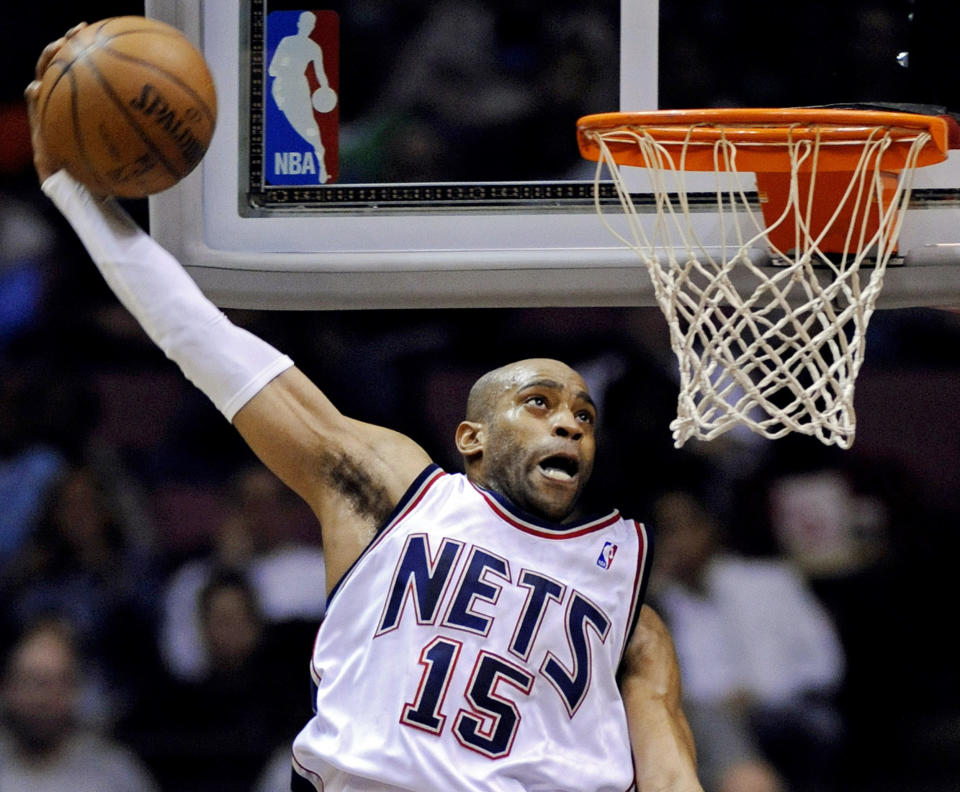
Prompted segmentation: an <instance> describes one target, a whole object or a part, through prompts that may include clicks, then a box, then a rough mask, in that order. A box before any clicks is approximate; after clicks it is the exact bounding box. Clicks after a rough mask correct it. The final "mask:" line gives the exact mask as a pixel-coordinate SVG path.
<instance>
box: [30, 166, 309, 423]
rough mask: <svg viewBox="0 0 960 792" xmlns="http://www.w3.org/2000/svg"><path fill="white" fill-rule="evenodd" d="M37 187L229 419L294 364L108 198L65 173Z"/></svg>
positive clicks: (124, 300) (141, 318) (138, 314)
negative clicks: (238, 321)
mask: <svg viewBox="0 0 960 792" xmlns="http://www.w3.org/2000/svg"><path fill="white" fill-rule="evenodd" d="M43 191H44V192H45V193H46V194H47V195H48V196H49V197H50V199H51V200H52V201H53V202H54V204H56V206H57V208H58V209H59V210H60V211H61V212H62V213H63V215H64V217H66V218H67V220H68V221H69V223H70V225H71V226H73V229H74V231H76V232H77V236H79V237H80V241H81V242H83V245H84V247H86V249H87V252H88V253H89V254H90V257H91V258H92V259H93V261H94V263H95V264H96V265H97V268H98V269H99V270H100V272H101V273H102V275H103V277H104V279H105V280H106V282H107V284H108V285H109V286H110V288H111V289H112V290H113V292H114V294H116V295H117V297H118V298H119V300H120V302H121V303H123V305H124V307H126V309H127V310H128V311H130V313H131V314H133V316H134V318H135V319H136V320H137V321H138V322H139V323H140V325H141V326H142V327H143V329H144V330H145V331H146V333H147V335H148V336H149V337H150V338H151V340H153V342H154V343H155V344H156V345H157V346H159V347H160V348H161V349H162V350H163V351H164V353H165V354H166V356H167V357H168V358H170V359H171V360H172V361H174V362H175V363H176V364H177V365H178V366H180V369H181V371H183V373H184V374H185V375H186V377H187V379H189V380H190V381H191V382H192V383H193V384H194V385H196V386H197V387H198V388H199V389H200V390H202V391H203V392H204V393H205V394H206V395H207V396H208V397H209V398H210V400H211V401H212V402H213V403H214V405H216V407H217V409H218V410H220V412H221V413H223V414H224V416H226V418H227V420H228V421H232V420H233V417H234V416H235V415H236V414H237V412H238V411H239V410H240V408H241V407H243V405H245V404H246V403H247V402H248V401H250V399H252V398H253V397H254V396H255V395H256V394H257V393H259V392H260V390H261V389H262V388H263V387H264V386H265V385H266V384H267V383H269V382H270V381H271V380H272V379H274V377H276V376H277V375H278V374H280V373H281V372H283V371H285V370H286V369H287V368H289V367H290V366H292V365H293V361H292V360H290V358H288V357H287V356H286V355H283V354H281V353H280V352H278V351H277V350H276V349H274V348H273V347H272V346H270V345H269V344H267V343H266V342H264V341H262V340H261V339H259V338H257V337H256V336H255V335H253V334H252V333H249V332H247V331H246V330H244V329H242V328H240V327H237V326H236V325H234V324H233V323H231V322H230V320H229V319H227V317H226V316H224V314H223V313H222V312H221V311H220V310H219V309H218V308H217V307H216V306H215V305H214V304H213V303H212V302H210V301H209V300H208V299H207V298H206V297H205V296H204V295H203V293H202V292H201V291H200V289H199V288H198V287H197V285H196V284H195V283H194V282H193V280H192V279H191V278H190V276H189V275H188V274H187V273H186V271H185V270H184V269H183V267H181V266H180V263H179V262H178V261H177V260H176V259H175V258H174V257H173V256H171V255H170V254H169V253H168V252H167V251H166V250H164V249H163V248H162V247H160V245H158V244H157V243H156V242H155V241H154V239H153V238H152V237H151V236H149V235H148V234H147V233H145V232H144V231H143V230H142V229H141V228H140V227H139V226H137V224H136V223H134V222H133V220H132V219H131V218H130V216H129V215H128V214H127V213H126V212H125V211H124V210H123V209H122V208H121V207H120V205H119V204H118V203H117V202H116V201H115V200H113V199H100V198H97V197H95V196H93V195H92V194H91V193H90V192H89V191H88V190H87V189H86V188H85V187H83V186H82V185H81V184H79V183H78V182H76V181H75V180H74V179H73V178H72V177H71V176H70V175H69V174H68V173H67V172H66V171H58V172H57V173H55V174H54V175H52V176H50V177H49V178H47V179H46V180H45V181H44V182H43Z"/></svg>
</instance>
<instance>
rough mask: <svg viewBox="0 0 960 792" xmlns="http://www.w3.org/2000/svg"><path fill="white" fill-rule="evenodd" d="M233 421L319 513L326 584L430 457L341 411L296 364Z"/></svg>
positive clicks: (347, 563)
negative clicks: (325, 563) (325, 565)
mask: <svg viewBox="0 0 960 792" xmlns="http://www.w3.org/2000/svg"><path fill="white" fill-rule="evenodd" d="M233 425H234V427H235V428H236V429H237V430H238V431H239V432H240V434H241V435H242V436H243V438H244V440H246V442H247V444H248V445H249V446H250V448H251V449H252V450H253V451H254V453H255V454H257V456H258V457H259V458H260V459H261V460H262V461H263V462H264V463H265V464H266V465H267V467H269V468H270V469H271V470H272V471H273V472H274V473H275V474H276V475H277V476H278V477H279V478H280V479H281V480H282V481H283V482H284V483H285V484H287V486H289V487H290V488H291V489H292V490H293V491H294V492H296V493H297V494H298V495H300V497H302V498H303V499H304V500H305V501H306V502H307V503H308V504H309V505H310V507H311V508H312V509H313V511H314V513H315V514H316V515H317V517H318V519H319V520H320V524H321V530H322V533H323V543H324V553H325V554H326V556H327V572H328V575H327V577H328V580H329V581H330V583H331V585H332V584H333V583H335V582H336V581H337V580H339V578H340V576H341V575H342V574H343V572H345V571H346V569H348V568H349V567H350V565H351V564H352V563H353V562H354V561H355V560H356V558H357V556H358V555H359V554H360V553H361V552H362V551H363V549H364V548H365V547H366V546H367V544H368V543H369V542H370V540H371V539H372V538H373V536H374V533H375V532H376V530H377V529H378V528H379V527H380V526H381V525H382V524H383V522H384V521H385V520H386V519H387V518H388V517H389V515H390V513H391V512H392V511H393V508H394V507H395V506H396V504H397V502H398V501H399V500H400V498H401V497H402V496H403V494H404V493H405V492H406V491H407V488H408V487H409V486H410V484H411V483H412V482H413V481H414V479H415V478H416V477H417V476H418V475H419V474H420V473H421V472H423V469H424V468H425V467H426V466H427V465H428V464H430V461H431V460H430V457H429V456H428V455H427V453H426V451H424V450H423V449H422V448H421V447H420V446H419V445H417V443H415V442H414V441H413V440H411V439H410V438H409V437H406V436H405V435H402V434H400V433H399V432H395V431H393V430H390V429H385V428H383V427H380V426H374V425H372V424H367V423H363V422H361V421H356V420H354V419H352V418H348V417H346V416H345V415H343V414H342V413H341V412H340V411H339V410H338V409H337V408H336V407H335V406H334V405H333V403H332V402H331V401H330V400H329V399H328V398H327V397H326V395H324V393H323V392H322V391H321V390H320V389H319V388H318V387H317V386H316V385H314V383H313V382H311V381H310V379H309V378H308V377H306V375H304V374H303V372H301V371H300V370H299V369H297V368H290V369H287V370H286V371H284V372H283V373H282V374H280V375H279V376H278V377H276V378H275V379H273V380H272V381H271V382H270V383H269V384H268V385H266V387H264V388H263V389H262V390H260V391H259V392H258V393H257V394H256V395H255V396H254V397H253V398H252V399H250V401H248V402H247V403H246V404H245V405H244V406H243V407H242V408H241V409H240V410H239V411H238V412H237V414H236V415H235V416H234V417H233Z"/></svg>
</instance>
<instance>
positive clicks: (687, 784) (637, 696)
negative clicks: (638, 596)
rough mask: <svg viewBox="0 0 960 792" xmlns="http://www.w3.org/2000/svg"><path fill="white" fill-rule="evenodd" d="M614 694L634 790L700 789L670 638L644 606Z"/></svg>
mask: <svg viewBox="0 0 960 792" xmlns="http://www.w3.org/2000/svg"><path fill="white" fill-rule="evenodd" d="M620 692H621V695H622V696H623V702H624V707H625V708H626V712H627V725H628V727H629V730H630V743H631V746H632V748H633V760H634V766H635V771H636V780H637V790H638V792H703V788H702V787H701V786H700V782H699V781H698V779H697V767H696V749H695V748H694V743H693V735H692V734H691V732H690V726H689V724H688V723H687V718H686V716H685V715H684V713H683V708H682V705H681V685H680V669H679V666H678V665H677V657H676V652H675V650H674V647H673V640H672V639H671V638H670V634H669V632H668V631H667V628H666V626H665V625H664V623H663V622H662V621H661V619H660V617H659V616H658V615H657V614H656V613H655V612H654V611H653V609H652V608H650V607H649V606H647V605H644V606H643V609H642V611H641V613H640V620H639V622H638V624H637V627H636V630H634V633H633V636H632V638H631V640H630V645H629V646H628V647H627V653H626V656H625V657H624V665H623V669H622V672H621V680H620Z"/></svg>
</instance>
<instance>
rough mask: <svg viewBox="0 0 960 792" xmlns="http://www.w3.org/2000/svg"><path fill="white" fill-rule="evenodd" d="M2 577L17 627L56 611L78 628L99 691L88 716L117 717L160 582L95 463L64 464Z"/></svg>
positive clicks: (141, 663)
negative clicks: (26, 535)
mask: <svg viewBox="0 0 960 792" xmlns="http://www.w3.org/2000/svg"><path fill="white" fill-rule="evenodd" d="M3 577H4V579H3V584H2V588H0V592H2V594H3V596H4V598H5V600H6V601H7V611H6V613H5V614H4V615H5V617H6V618H7V619H8V620H10V621H12V622H13V624H15V625H16V624H25V623H27V622H29V621H30V620H32V619H35V618H38V617H40V616H42V615H45V614H56V615H58V616H60V617H62V618H63V619H64V620H66V621H67V622H68V623H69V624H70V625H71V626H72V628H73V629H74V630H75V631H76V635H77V640H78V641H79V642H80V644H81V648H82V650H83V652H84V654H85V655H86V656H87V657H88V658H89V659H90V663H91V666H90V669H89V675H90V678H91V682H92V683H93V685H94V687H95V688H98V689H99V694H98V695H96V696H93V697H91V698H90V699H88V700H87V701H86V702H85V707H86V714H87V715H89V716H94V715H97V716H99V717H103V718H105V719H106V718H110V717H112V716H113V714H115V713H114V709H115V708H116V707H122V706H123V705H124V704H125V702H126V701H127V700H128V699H129V698H130V697H131V696H133V695H135V691H136V688H137V687H138V686H139V685H140V684H142V682H143V680H142V678H141V674H142V673H143V670H144V668H145V662H146V661H147V660H148V659H149V658H150V657H151V655H152V647H153V645H154V643H155V639H154V634H155V624H156V620H155V616H154V613H155V599H156V596H157V585H158V584H157V576H156V574H155V571H154V558H153V556H152V553H151V550H150V549H149V547H148V546H146V545H144V544H142V543H141V542H140V541H139V539H137V538H136V537H133V536H131V535H130V532H129V531H128V526H126V525H125V524H124V520H123V517H122V511H121V510H120V509H119V508H118V506H117V504H116V501H115V500H114V498H113V497H112V493H111V492H110V487H109V485H108V482H107V481H106V480H105V477H104V476H102V475H100V473H99V471H98V470H97V469H96V468H94V467H93V466H92V465H88V464H84V463H81V464H77V465H72V466H70V467H68V468H67V469H66V471H65V473H64V475H63V476H62V477H61V478H60V479H59V480H58V482H57V484H56V485H55V486H54V488H53V492H52V494H51V497H50V500H49V502H48V504H47V507H46V509H45V510H44V512H43V513H42V515H41V517H40V519H39V521H38V522H37V523H36V525H35V526H34V527H33V529H32V531H31V534H30V536H29V538H28V540H27V542H26V544H25V545H24V546H23V547H22V548H21V550H20V552H19V553H17V554H16V555H15V556H14V558H13V559H11V561H10V563H9V564H8V565H7V567H6V568H5V570H4V576H3ZM97 709H100V710H101V711H100V712H96V711H95V710H97Z"/></svg>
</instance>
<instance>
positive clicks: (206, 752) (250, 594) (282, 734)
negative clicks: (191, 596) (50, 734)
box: [121, 570, 310, 792]
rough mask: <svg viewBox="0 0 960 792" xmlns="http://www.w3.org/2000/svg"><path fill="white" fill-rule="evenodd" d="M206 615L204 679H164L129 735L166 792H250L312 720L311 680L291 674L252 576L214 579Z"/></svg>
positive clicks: (202, 606) (202, 596) (202, 604)
mask: <svg viewBox="0 0 960 792" xmlns="http://www.w3.org/2000/svg"><path fill="white" fill-rule="evenodd" d="M199 613H200V623H201V635H202V639H203V643H204V649H205V652H206V655H207V657H208V659H209V663H208V666H207V669H206V671H205V672H204V674H203V676H202V677H201V678H200V679H198V680H196V681H183V680H180V679H177V678H175V677H173V676H170V675H167V676H166V677H161V678H160V679H158V681H157V682H156V684H155V685H154V686H153V688H152V690H151V691H150V692H149V693H148V694H147V695H146V696H145V697H144V698H143V699H142V701H141V702H140V703H139V705H138V706H137V707H135V708H134V710H133V712H132V713H131V715H130V717H129V718H127V719H126V720H125V721H124V722H123V724H122V725H121V734H123V735H124V736H125V738H126V739H128V740H129V741H130V743H131V744H132V745H133V746H134V747H135V748H136V749H137V751H138V752H139V753H140V755H141V756H143V758H144V760H145V761H146V762H147V764H148V765H149V766H150V767H151V769H152V770H153V772H154V773H155V775H156V776H157V778H158V779H159V780H160V782H161V784H162V785H163V786H164V788H165V789H170V790H176V792H246V790H249V789H251V788H252V786H253V784H254V782H255V781H256V779H257V777H258V775H259V774H260V772H261V771H262V770H263V768H264V767H265V766H266V764H267V762H268V760H269V759H270V756H271V754H272V752H273V751H274V749H275V748H276V746H278V745H280V744H282V743H284V742H285V743H286V744H287V746H289V745H290V744H291V743H292V741H293V737H294V736H295V734H296V732H297V731H298V730H299V728H300V725H301V724H302V723H303V720H304V719H305V718H307V717H309V710H310V707H309V692H308V676H307V672H306V669H304V673H303V676H302V678H301V677H299V676H297V675H291V674H290V673H289V656H290V652H289V650H288V648H287V646H286V644H285V643H283V642H282V641H278V642H275V641H274V640H273V638H272V635H271V634H270V631H269V628H268V626H267V625H265V623H264V620H263V617H262V614H261V612H260V606H259V603H258V601H257V596H256V592H255V590H254V588H253V587H252V585H251V584H250V583H249V582H248V580H247V578H246V577H245V576H244V575H243V574H241V573H239V572H236V571H231V570H213V571H212V573H211V576H210V579H209V580H208V581H207V583H206V584H205V585H204V587H203V588H202V589H201V591H200V593H199ZM299 651H305V650H304V648H303V647H300V648H299ZM288 750H289V748H288ZM287 780H288V782H289V769H288V773H287Z"/></svg>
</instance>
